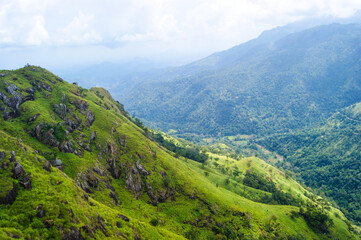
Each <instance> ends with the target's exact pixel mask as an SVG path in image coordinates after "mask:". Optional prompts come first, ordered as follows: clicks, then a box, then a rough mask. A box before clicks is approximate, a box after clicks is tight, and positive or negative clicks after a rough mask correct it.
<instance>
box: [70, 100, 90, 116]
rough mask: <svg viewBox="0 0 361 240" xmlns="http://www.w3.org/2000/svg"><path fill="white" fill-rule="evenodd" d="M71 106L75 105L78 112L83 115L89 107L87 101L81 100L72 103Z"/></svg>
mask: <svg viewBox="0 0 361 240" xmlns="http://www.w3.org/2000/svg"><path fill="white" fill-rule="evenodd" d="M71 104H73V105H74V106H75V108H76V109H77V110H80V111H81V112H82V113H85V111H86V110H87V109H88V106H89V105H88V103H87V101H84V100H80V99H75V100H74V101H72V102H71Z"/></svg>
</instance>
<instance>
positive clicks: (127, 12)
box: [0, 0, 361, 57]
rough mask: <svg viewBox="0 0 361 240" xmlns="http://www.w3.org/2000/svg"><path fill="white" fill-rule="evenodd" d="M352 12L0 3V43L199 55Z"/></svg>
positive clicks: (263, 5)
mask: <svg viewBox="0 0 361 240" xmlns="http://www.w3.org/2000/svg"><path fill="white" fill-rule="evenodd" d="M357 9H361V1H360V0H302V1H299V0H171V1H170V0H132V1H129V0H102V1H100V0H76V1H74V0H51V1H50V0H0V44H1V45H0V46H3V47H4V46H7V45H12V46H13V47H18V48H21V47H27V46H39V47H42V46H47V47H57V48H61V47H69V46H72V47H80V46H90V45H91V46H94V45H98V46H111V47H112V51H111V52H116V53H119V55H122V54H125V53H127V54H128V53H129V54H128V55H130V54H134V55H135V57H137V56H140V57H144V56H145V54H147V56H150V55H152V54H153V55H154V54H159V53H160V52H167V51H178V52H180V53H182V54H193V55H197V54H198V55H197V56H199V55H202V54H203V55H206V54H209V53H212V52H214V51H218V50H223V49H227V48H229V47H232V46H234V45H236V44H239V43H241V42H244V41H246V40H249V39H251V38H254V37H256V36H258V35H259V34H260V33H261V32H262V31H264V30H266V29H270V28H273V27H276V26H280V25H284V24H287V23H290V22H293V21H296V20H302V19H305V18H310V17H326V16H331V17H349V16H351V15H352V14H353V13H354V12H355V11H356V10H357ZM115 48H121V49H119V50H117V51H113V50H114V49H115ZM94 49H96V50H94ZM94 49H93V50H94V51H100V50H99V49H104V48H94ZM137 49H139V50H137ZM0 51H1V48H0ZM89 51H91V50H89ZM95 55H97V54H94V56H95ZM104 55H106V54H104ZM69 57H72V56H69Z"/></svg>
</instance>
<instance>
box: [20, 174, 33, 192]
mask: <svg viewBox="0 0 361 240" xmlns="http://www.w3.org/2000/svg"><path fill="white" fill-rule="evenodd" d="M19 184H20V186H22V187H23V188H24V189H25V190H27V191H30V190H31V173H28V174H26V175H25V177H23V178H22V179H21V180H20V181H19Z"/></svg>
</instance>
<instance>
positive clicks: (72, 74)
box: [56, 59, 168, 98]
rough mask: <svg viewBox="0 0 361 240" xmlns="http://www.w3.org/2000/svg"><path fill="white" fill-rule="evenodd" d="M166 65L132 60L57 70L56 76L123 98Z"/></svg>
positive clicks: (145, 60)
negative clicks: (105, 90) (144, 79)
mask: <svg viewBox="0 0 361 240" xmlns="http://www.w3.org/2000/svg"><path fill="white" fill-rule="evenodd" d="M167 66H168V65H167V64H165V63H160V62H152V61H150V60H147V59H134V60H132V61H129V62H124V63H113V62H102V63H99V64H94V65H90V66H83V67H75V68H67V69H60V70H57V71H56V72H57V74H58V75H59V76H61V77H63V78H64V79H67V80H68V81H69V82H76V83H77V84H79V85H80V86H83V87H86V88H90V87H93V86H98V87H103V88H106V89H108V90H110V92H111V93H112V94H113V95H114V97H116V98H121V97H124V96H125V95H128V93H129V92H130V91H131V90H132V88H133V87H134V86H135V85H136V84H138V83H139V82H140V81H141V80H142V79H143V78H144V77H145V76H147V75H149V74H152V73H153V72H155V71H156V70H157V69H160V68H165V67H167Z"/></svg>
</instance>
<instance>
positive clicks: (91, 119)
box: [86, 110, 95, 126]
mask: <svg viewBox="0 0 361 240" xmlns="http://www.w3.org/2000/svg"><path fill="white" fill-rule="evenodd" d="M94 121H95V116H94V113H93V112H91V111H90V110H88V111H87V112H86V122H87V123H88V125H89V126H91V125H92V124H93V122H94Z"/></svg>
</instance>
